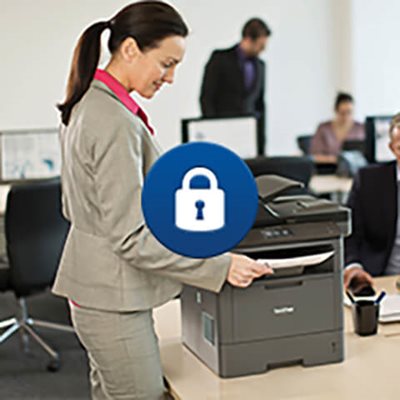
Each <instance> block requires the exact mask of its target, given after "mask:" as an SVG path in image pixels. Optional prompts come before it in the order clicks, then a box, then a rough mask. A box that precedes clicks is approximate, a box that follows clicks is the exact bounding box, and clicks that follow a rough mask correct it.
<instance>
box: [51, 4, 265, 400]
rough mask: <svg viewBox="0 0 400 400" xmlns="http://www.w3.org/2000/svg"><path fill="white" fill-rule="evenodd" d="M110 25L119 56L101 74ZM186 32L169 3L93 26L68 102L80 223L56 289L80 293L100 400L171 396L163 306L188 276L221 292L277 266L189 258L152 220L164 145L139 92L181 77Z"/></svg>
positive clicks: (67, 147)
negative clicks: (147, 207)
mask: <svg viewBox="0 0 400 400" xmlns="http://www.w3.org/2000/svg"><path fill="white" fill-rule="evenodd" d="M106 29H109V30H110V38H109V41H108V48H109V50H110V52H111V55H112V57H111V60H110V62H109V63H108V65H107V67H106V68H105V70H104V71H102V70H97V71H96V68H97V64H98V62H99V55H100V38H101V34H102V32H103V31H104V30H106ZM187 34H188V29H187V26H186V25H185V23H184V21H183V20H182V18H181V16H180V15H179V14H178V13H177V11H175V10H174V9H173V8H172V7H171V6H169V5H167V4H165V3H163V2H158V1H145V2H138V3H134V4H131V5H129V6H127V7H125V8H124V9H122V10H121V11H120V12H119V13H118V14H116V16H115V17H114V18H112V19H111V20H110V21H105V22H97V23H95V24H93V25H91V26H90V27H89V28H87V29H86V30H85V32H84V33H83V34H82V36H81V37H80V39H79V42H78V44H77V46H76V49H75V53H74V57H73V62H72V67H71V71H70V75H69V80H68V85H67V91H66V98H65V100H64V102H63V103H62V104H60V105H59V106H58V107H59V110H60V111H61V119H62V128H61V132H60V138H61V146H62V172H61V178H62V189H63V213H64V215H65V217H66V218H67V219H68V220H69V221H70V222H71V229H70V232H69V235H68V238H67V241H66V244H65V247H64V251H63V255H62V258H61V262H60V266H59V270H58V273H57V277H56V281H55V284H54V287H53V292H54V293H56V294H58V295H61V296H64V297H66V298H68V299H69V300H70V305H71V316H72V321H73V324H74V327H75V330H76V332H77V335H78V337H79V339H80V341H81V343H82V345H83V346H84V348H85V349H86V351H87V354H88V358H89V362H90V370H91V372H90V379H91V388H92V397H93V399H113V400H118V399H149V400H153V399H161V398H168V397H166V396H168V395H167V394H165V388H164V384H163V379H162V371H161V364H160V356H159V349H158V344H157V337H156V335H155V332H154V328H153V319H152V308H154V307H157V306H159V305H161V304H163V303H165V302H167V301H168V300H170V299H172V298H173V297H174V296H176V295H177V294H178V293H179V292H180V290H181V285H182V283H185V284H190V285H193V286H197V287H201V288H205V289H208V290H212V291H216V292H217V291H219V290H220V289H221V287H222V285H223V284H224V282H225V281H226V280H227V281H228V282H229V283H231V284H232V285H236V286H240V287H246V286H248V285H249V284H250V283H251V282H252V280H253V279H254V278H256V277H259V276H261V275H263V274H266V273H271V270H270V269H269V268H268V267H266V266H264V265H261V264H258V263H256V262H254V261H252V260H250V259H249V258H247V257H244V256H239V255H233V254H223V255H221V256H218V257H214V258H210V259H190V258H185V257H181V256H178V255H176V254H174V253H172V252H171V251H169V250H167V249H166V248H164V247H163V246H162V245H161V244H160V243H159V242H158V241H157V240H156V239H155V238H154V237H153V235H152V234H151V233H150V231H149V230H148V228H147V227H146V225H145V222H144V219H143V215H142V210H141V190H142V186H143V180H144V177H145V175H146V174H147V172H148V171H149V169H150V167H151V165H152V164H153V163H154V161H155V160H156V159H157V158H158V157H159V155H160V153H161V151H160V148H159V145H158V143H157V140H156V138H155V137H154V135H153V129H152V127H151V126H150V124H149V122H148V120H147V117H146V115H145V113H144V111H143V110H142V109H141V108H140V106H139V105H138V104H137V103H136V102H135V101H134V100H133V99H132V98H131V97H130V96H129V93H130V92H133V91H135V92H137V93H138V94H139V95H141V96H143V97H145V98H152V97H153V96H154V95H155V93H156V92H157V91H158V90H159V89H160V87H161V86H162V85H163V84H164V83H169V84H172V82H173V78H174V72H175V67H176V65H177V64H178V63H179V62H180V61H181V60H182V57H183V54H184V49H185V37H186V35H187ZM164 396H165V397H164Z"/></svg>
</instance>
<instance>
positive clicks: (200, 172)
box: [182, 167, 218, 189]
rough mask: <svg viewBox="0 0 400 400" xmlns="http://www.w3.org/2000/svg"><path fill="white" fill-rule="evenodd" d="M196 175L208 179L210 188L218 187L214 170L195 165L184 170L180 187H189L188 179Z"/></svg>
mask: <svg viewBox="0 0 400 400" xmlns="http://www.w3.org/2000/svg"><path fill="white" fill-rule="evenodd" d="M198 175H203V176H205V177H206V178H207V179H208V180H209V182H210V189H218V181H217V177H216V176H215V174H214V172H212V171H210V170H209V169H207V168H204V167H195V168H192V169H191V170H189V171H188V172H186V174H185V176H184V177H183V181H182V189H190V181H191V180H192V179H193V178H194V177H195V176H198Z"/></svg>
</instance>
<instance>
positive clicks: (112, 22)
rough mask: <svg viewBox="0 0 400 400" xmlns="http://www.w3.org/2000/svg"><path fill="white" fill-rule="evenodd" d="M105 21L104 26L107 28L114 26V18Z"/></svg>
mask: <svg viewBox="0 0 400 400" xmlns="http://www.w3.org/2000/svg"><path fill="white" fill-rule="evenodd" d="M106 23H107V25H106V27H107V28H108V29H111V28H112V27H113V26H114V20H113V19H110V20H109V21H107V22H106Z"/></svg>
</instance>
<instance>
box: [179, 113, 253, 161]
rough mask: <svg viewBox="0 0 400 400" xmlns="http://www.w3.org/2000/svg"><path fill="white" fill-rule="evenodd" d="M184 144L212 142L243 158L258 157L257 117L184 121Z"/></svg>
mask: <svg viewBox="0 0 400 400" xmlns="http://www.w3.org/2000/svg"><path fill="white" fill-rule="evenodd" d="M182 123H183V124H182V126H183V129H182V142H184V143H185V142H199V141H202V142H212V143H217V144H220V145H222V146H225V147H227V148H228V149H230V150H232V151H234V152H235V153H236V154H237V155H238V156H239V157H241V158H254V157H256V156H257V149H258V147H257V146H258V139H257V138H258V136H257V132H258V131H257V119H256V118H255V117H238V118H218V119H214V118H209V119H202V118H197V119H187V120H183V121H182Z"/></svg>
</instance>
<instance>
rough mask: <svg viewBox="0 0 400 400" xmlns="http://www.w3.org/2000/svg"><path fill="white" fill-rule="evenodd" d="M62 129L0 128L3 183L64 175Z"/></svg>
mask: <svg viewBox="0 0 400 400" xmlns="http://www.w3.org/2000/svg"><path fill="white" fill-rule="evenodd" d="M60 170H61V150H60V143H59V139H58V129H57V128H51V129H26V130H15V131H14V130H7V131H0V180H1V181H2V182H3V183H6V182H15V181H21V180H35V179H46V178H52V177H55V176H58V175H60Z"/></svg>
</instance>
